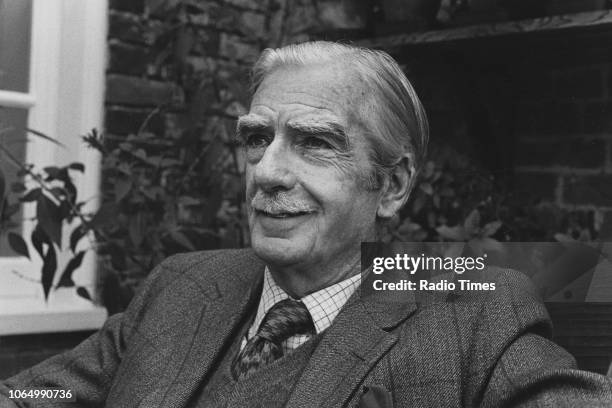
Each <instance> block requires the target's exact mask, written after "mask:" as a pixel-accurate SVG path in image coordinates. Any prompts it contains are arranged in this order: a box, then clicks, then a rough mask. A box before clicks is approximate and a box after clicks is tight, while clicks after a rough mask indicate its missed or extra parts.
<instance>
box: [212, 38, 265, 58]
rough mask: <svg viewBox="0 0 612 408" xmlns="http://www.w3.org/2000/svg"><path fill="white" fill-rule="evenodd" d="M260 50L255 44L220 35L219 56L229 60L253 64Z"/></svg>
mask: <svg viewBox="0 0 612 408" xmlns="http://www.w3.org/2000/svg"><path fill="white" fill-rule="evenodd" d="M260 52H261V49H260V47H259V46H258V45H256V44H250V43H247V42H244V40H242V39H241V38H240V37H238V36H235V35H230V34H226V33H222V34H221V36H220V43H219V55H220V56H222V57H225V58H228V59H231V60H238V61H244V62H254V61H255V60H256V59H257V57H258V56H259V53H260Z"/></svg>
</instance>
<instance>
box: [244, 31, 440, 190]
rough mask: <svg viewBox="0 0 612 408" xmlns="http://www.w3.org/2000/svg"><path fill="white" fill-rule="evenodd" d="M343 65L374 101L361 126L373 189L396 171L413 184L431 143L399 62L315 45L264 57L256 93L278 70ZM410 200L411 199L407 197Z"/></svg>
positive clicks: (289, 48)
mask: <svg viewBox="0 0 612 408" xmlns="http://www.w3.org/2000/svg"><path fill="white" fill-rule="evenodd" d="M337 62H344V63H345V64H346V67H347V69H348V70H352V71H353V72H354V73H356V74H357V75H358V78H359V80H360V81H361V84H360V85H362V86H364V87H365V88H366V90H367V91H368V95H369V96H370V97H371V98H372V99H371V101H370V103H369V104H368V111H369V115H367V116H368V118H367V119H369V120H365V121H364V123H363V124H362V125H363V126H365V127H366V129H365V130H366V132H367V133H368V134H367V135H366V138H367V139H368V141H369V146H370V161H371V163H372V166H373V168H374V171H373V172H372V174H371V177H369V180H368V181H369V183H368V184H369V187H371V188H378V186H380V185H381V182H382V180H383V179H384V177H385V176H388V175H389V174H391V172H392V171H393V169H394V168H395V166H397V165H400V164H401V163H402V162H404V163H405V164H404V165H408V166H409V170H410V171H411V175H412V180H413V182H412V183H411V184H413V185H414V179H415V176H416V173H417V171H418V170H419V169H420V167H421V165H422V163H423V161H424V159H425V153H426V148H427V141H428V139H429V125H428V122H427V116H426V114H425V109H424V108H423V105H422V104H421V101H420V100H419V97H418V96H417V94H416V92H415V90H414V88H413V87H412V85H411V84H410V81H409V80H408V78H406V75H405V74H404V72H403V71H402V69H401V68H400V67H399V65H398V64H397V62H395V60H394V59H393V58H391V56H390V55H389V54H387V53H386V52H383V51H378V50H371V49H368V48H361V47H356V46H352V45H347V44H340V43H333V42H327V41H313V42H305V43H300V44H291V45H287V46H285V47H282V48H277V49H272V48H268V49H266V50H264V51H263V53H262V54H261V56H260V57H259V59H258V60H257V62H256V63H255V65H254V66H253V71H252V90H253V92H255V91H256V90H257V88H258V87H259V85H260V84H261V82H262V81H263V80H264V79H265V77H266V76H267V75H269V74H270V73H271V72H272V71H274V70H275V69H277V68H279V67H281V66H287V65H298V66H306V65H320V64H326V63H329V64H332V63H337ZM406 198H407V197H406Z"/></svg>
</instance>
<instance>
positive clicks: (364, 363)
mask: <svg viewBox="0 0 612 408" xmlns="http://www.w3.org/2000/svg"><path fill="white" fill-rule="evenodd" d="M374 279H376V276H373V275H372V274H369V275H368V276H367V277H366V278H365V279H364V280H363V282H362V285H361V288H360V289H359V290H358V291H357V292H356V293H355V294H353V296H352V297H351V298H350V299H349V301H348V302H347V304H346V305H345V306H344V308H343V309H342V311H341V312H340V313H339V314H338V316H337V317H336V320H335V321H334V323H333V324H332V325H331V327H330V328H329V329H328V331H327V332H326V333H325V334H324V335H323V338H322V339H321V342H320V343H319V346H318V347H317V349H316V350H315V352H314V354H313V356H312V357H311V359H310V362H309V364H308V365H307V367H306V369H305V370H304V373H303V374H302V377H301V378H300V380H299V381H298V383H297V385H296V387H295V389H294V391H293V393H292V395H291V397H290V399H289V401H288V403H287V407H290V408H298V407H303V408H305V407H315V406H324V407H336V406H343V405H344V404H346V402H347V401H348V400H349V399H350V398H351V396H352V395H353V393H354V392H355V391H356V390H357V388H358V387H359V385H360V384H361V383H362V382H363V380H364V378H365V377H366V376H367V374H368V372H370V370H371V369H372V367H373V366H374V365H376V364H377V363H378V361H380V359H381V358H382V357H383V356H384V355H385V354H387V353H388V352H389V350H391V348H392V347H393V345H394V344H395V343H396V342H397V339H398V337H397V334H395V333H393V332H391V330H392V329H394V328H395V327H397V326H398V325H400V324H401V323H402V322H404V321H405V320H406V319H408V318H409V317H410V316H411V315H412V314H413V313H414V312H415V311H416V310H417V305H418V302H417V301H416V299H415V297H414V296H413V295H412V292H402V294H394V293H389V292H387V291H385V292H374V291H370V290H369V288H370V287H371V285H372V283H373V280H374ZM368 285H370V286H368Z"/></svg>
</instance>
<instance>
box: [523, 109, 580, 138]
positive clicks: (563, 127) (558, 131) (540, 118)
mask: <svg viewBox="0 0 612 408" xmlns="http://www.w3.org/2000/svg"><path fill="white" fill-rule="evenodd" d="M525 109H529V111H525ZM521 116H523V117H521ZM517 123H518V124H519V125H520V128H524V129H525V130H530V131H533V132H536V133H541V134H545V135H550V134H555V135H565V134H571V133H581V132H582V129H583V106H582V104H581V103H574V102H547V101H542V102H539V103H530V104H527V105H523V104H521V105H519V107H518V112H517ZM525 124H526V126H525Z"/></svg>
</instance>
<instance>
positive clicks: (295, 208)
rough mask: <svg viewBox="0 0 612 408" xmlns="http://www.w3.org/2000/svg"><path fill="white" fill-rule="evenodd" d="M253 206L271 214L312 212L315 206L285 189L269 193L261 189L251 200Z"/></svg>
mask: <svg viewBox="0 0 612 408" xmlns="http://www.w3.org/2000/svg"><path fill="white" fill-rule="evenodd" d="M251 208H254V209H256V210H258V211H263V212H267V213H270V214H279V213H298V212H310V211H314V210H315V208H314V207H313V206H311V205H309V204H307V203H304V202H303V201H302V200H300V199H298V198H296V197H291V196H290V195H289V194H287V193H285V192H284V191H277V192H275V193H272V194H267V193H264V192H262V191H261V190H259V191H257V193H255V196H254V197H253V199H252V200H251Z"/></svg>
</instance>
